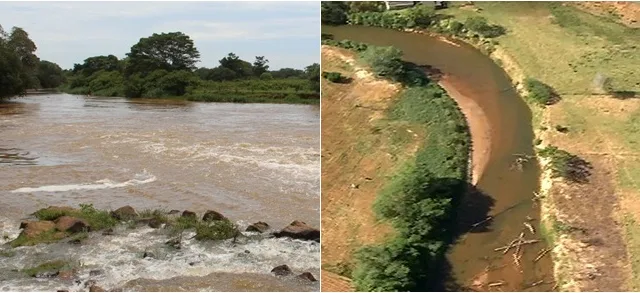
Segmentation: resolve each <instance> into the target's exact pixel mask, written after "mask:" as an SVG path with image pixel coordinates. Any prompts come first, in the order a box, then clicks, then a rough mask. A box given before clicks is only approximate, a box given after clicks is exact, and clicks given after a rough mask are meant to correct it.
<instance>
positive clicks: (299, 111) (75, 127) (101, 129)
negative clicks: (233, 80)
mask: <svg viewBox="0 0 640 293" xmlns="http://www.w3.org/2000/svg"><path fill="white" fill-rule="evenodd" d="M319 119H320V115H319V107H317V106H306V105H272V104H224V103H191V102H183V101H175V100H144V99H140V100H127V99H122V98H87V97H84V96H74V95H67V94H50V95H37V96H27V97H24V98H19V99H16V100H13V101H7V102H2V103H0V135H1V138H0V182H1V184H0V202H1V203H2V204H1V205H0V230H2V231H3V233H4V235H7V236H10V237H15V236H16V235H17V233H18V232H19V230H18V225H19V223H20V219H22V218H24V217H26V216H28V214H30V213H32V212H34V211H35V210H37V209H39V208H42V207H46V206H49V205H69V206H76V207H77V206H78V204H80V203H92V204H93V205H94V206H95V207H97V208H100V209H116V208H118V207H121V206H124V205H131V206H133V207H135V208H136V209H145V208H164V209H167V210H171V209H178V210H191V211H194V212H197V213H199V214H200V215H201V214H202V213H203V212H204V211H206V210H207V209H213V210H216V211H219V212H221V213H222V214H224V215H225V216H227V217H228V218H229V219H231V220H234V221H238V223H239V224H240V226H246V225H248V224H249V223H253V222H257V221H264V222H267V223H269V224H270V225H271V226H272V227H273V228H274V229H280V228H282V227H284V226H286V225H288V224H289V223H290V222H292V221H293V220H301V221H304V222H306V223H308V224H309V225H311V226H314V227H319V225H320V212H319V210H320V207H319V196H320V192H319V189H320V175H319V174H320V155H319V149H320V137H319V133H320V122H319ZM159 237H161V236H159V235H155V234H154V233H153V231H151V230H145V229H142V230H140V231H137V230H136V232H135V233H134V232H132V233H128V234H127V235H126V236H124V237H115V238H110V239H111V240H105V239H101V238H100V237H97V238H96V239H94V238H91V239H89V243H90V244H91V245H86V247H87V248H86V249H73V248H69V247H68V246H65V245H62V244H61V245H57V244H56V245H51V246H48V247H23V248H19V250H20V251H19V252H18V255H17V256H16V257H12V258H7V259H3V260H2V261H1V262H0V275H2V274H3V273H2V271H4V272H7V271H10V270H15V269H21V268H23V267H24V266H29V265H34V264H38V263H41V262H42V261H43V260H47V259H49V258H55V257H56V254H58V256H59V255H71V258H72V259H73V260H79V261H82V262H83V263H85V264H92V265H95V266H97V268H100V269H104V268H108V269H107V272H106V274H105V276H104V277H103V279H101V280H100V282H101V283H102V284H103V285H104V286H107V288H109V286H122V285H123V284H124V283H125V282H127V281H130V280H132V279H137V278H141V279H169V278H172V277H176V278H181V277H192V276H204V275H207V274H211V273H221V274H231V275H233V274H237V273H255V274H261V273H263V272H265V271H266V273H267V274H268V273H269V271H270V270H271V268H273V267H274V266H277V265H280V264H288V265H289V266H290V267H291V268H292V270H294V272H297V271H310V272H312V273H313V274H314V275H315V276H318V273H319V258H320V249H319V245H317V244H315V243H307V242H296V241H291V240H284V239H267V240H263V241H260V242H257V243H253V244H251V243H250V244H246V245H241V246H238V247H235V246H234V247H226V246H224V247H208V246H207V245H200V244H197V243H193V245H191V244H190V245H189V248H188V249H183V250H182V251H181V252H180V255H175V256H167V257H166V258H165V259H163V260H158V261H156V262H151V263H149V261H147V259H145V260H140V259H139V256H138V257H136V253H139V252H140V251H139V250H141V249H146V245H149V240H150V239H154V238H159ZM5 241H6V239H5V240H2V242H5ZM159 241H160V240H159ZM161 243H162V242H161ZM83 247H84V246H83ZM96 249H98V250H96ZM245 250H249V251H251V252H252V254H251V256H250V257H246V258H238V257H236V254H238V253H243V252H244V251H245ZM98 251H99V253H98ZM125 264H126V265H125ZM194 264H196V265H194ZM197 264H200V265H197ZM90 266H91V265H90ZM221 276H223V275H221ZM224 276H227V275H224ZM219 277H220V276H219ZM220 278H223V277H220ZM225 278H226V279H233V277H225ZM225 278H223V279H225ZM246 279H253V280H260V279H261V278H260V277H256V278H253V277H246ZM262 279H264V278H262ZM190 282H196V281H194V280H191V281H190ZM243 282H247V283H248V284H249V283H251V282H249V281H243ZM143 283H144V282H143ZM267 283H268V282H267ZM54 285H55V286H63V285H64V284H58V283H55V282H54V283H53V285H52V284H47V283H46V282H33V281H30V280H28V279H24V280H21V279H19V278H18V279H12V278H8V277H3V278H0V290H5V289H8V290H12V291H30V290H46V289H47V288H48V289H49V290H55V289H62V288H55V287H53V288H52V287H51V286H54ZM218 285H219V283H218ZM140 286H142V285H140V284H138V287H136V288H138V290H143V289H144V288H145V287H140ZM149 286H151V285H149ZM154 286H156V287H146V288H160V289H162V288H165V289H167V290H172V288H176V287H172V286H171V282H169V283H166V286H165V287H158V286H157V284H156V285H154ZM247 286H249V285H247ZM278 286H280V285H277V284H274V285H273V286H272V287H269V286H267V287H250V286H249V287H246V288H244V287H242V286H240V287H237V286H236V287H233V286H232V288H234V289H235V290H243V289H247V288H249V289H250V288H262V289H264V290H267V291H269V290H270V289H269V288H272V289H274V290H275V288H279V287H278ZM141 288H142V289H141ZM294 288H297V290H308V289H312V290H313V288H305V287H299V286H298V287H295V286H294ZM187 289H189V288H187ZM190 289H191V290H190V291H193V290H214V291H217V290H225V289H230V288H228V287H220V286H218V287H216V286H215V285H212V284H206V282H202V286H201V287H200V288H190Z"/></svg>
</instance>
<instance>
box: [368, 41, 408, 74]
mask: <svg viewBox="0 0 640 293" xmlns="http://www.w3.org/2000/svg"><path fill="white" fill-rule="evenodd" d="M360 58H362V60H363V61H364V62H365V63H366V64H369V66H371V69H373V72H374V73H376V74H377V75H378V76H381V77H387V78H391V79H393V80H400V79H401V78H402V76H403V74H404V65H403V64H404V63H403V62H402V51H400V49H398V48H395V47H376V46H369V47H368V48H367V49H366V50H365V51H364V52H362V53H360Z"/></svg>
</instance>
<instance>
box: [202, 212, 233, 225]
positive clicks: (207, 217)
mask: <svg viewBox="0 0 640 293" xmlns="http://www.w3.org/2000/svg"><path fill="white" fill-rule="evenodd" d="M226 219H227V217H225V216H223V215H222V214H221V213H218V212H216V211H212V210H208V211H207V212H205V213H204V216H202V221H205V222H211V221H222V220H226Z"/></svg>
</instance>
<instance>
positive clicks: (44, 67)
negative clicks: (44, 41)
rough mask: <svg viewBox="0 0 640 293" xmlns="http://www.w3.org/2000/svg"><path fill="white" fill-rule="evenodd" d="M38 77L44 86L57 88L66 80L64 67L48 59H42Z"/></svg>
mask: <svg viewBox="0 0 640 293" xmlns="http://www.w3.org/2000/svg"><path fill="white" fill-rule="evenodd" d="M37 77H38V80H39V81H40V86H41V87H43V88H56V87H58V86H60V85H61V84H62V82H63V81H64V74H63V72H62V68H60V66H58V64H55V63H53V62H49V61H46V60H40V64H39V65H38V74H37Z"/></svg>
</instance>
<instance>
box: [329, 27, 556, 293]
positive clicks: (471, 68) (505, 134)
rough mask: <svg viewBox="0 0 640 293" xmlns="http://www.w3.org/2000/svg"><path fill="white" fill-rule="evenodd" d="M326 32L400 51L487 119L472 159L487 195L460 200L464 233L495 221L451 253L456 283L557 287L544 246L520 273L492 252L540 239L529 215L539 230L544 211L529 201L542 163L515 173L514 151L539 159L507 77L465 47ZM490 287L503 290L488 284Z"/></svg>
mask: <svg viewBox="0 0 640 293" xmlns="http://www.w3.org/2000/svg"><path fill="white" fill-rule="evenodd" d="M322 32H323V33H327V34H331V35H333V36H334V38H335V39H336V40H342V39H349V40H353V41H358V42H364V43H368V44H373V45H378V46H394V47H396V48H398V49H400V50H402V51H403V52H404V59H405V60H406V61H409V62H412V63H415V64H417V65H420V66H431V67H433V68H436V69H438V70H440V71H441V72H442V73H444V75H445V76H446V78H445V80H446V85H447V86H446V87H447V89H449V88H451V89H455V91H456V93H455V94H457V95H462V96H464V97H467V98H468V99H469V100H470V102H471V104H472V105H474V107H476V108H475V109H473V110H472V111H481V112H482V114H484V115H482V114H480V116H484V117H483V118H484V119H483V120H484V121H483V123H484V124H486V125H484V127H483V128H485V129H484V132H485V133H486V135H487V136H488V138H489V139H488V142H487V144H488V146H482V147H485V148H486V149H487V152H485V153H484V154H483V155H482V158H478V157H474V158H473V160H474V164H477V163H478V162H479V161H481V162H482V163H481V168H480V169H481V171H480V172H479V173H480V174H478V173H476V174H474V177H476V176H477V179H476V180H474V181H475V182H477V183H476V184H475V185H476V187H477V189H479V191H480V192H481V193H482V194H483V195H480V194H471V195H469V196H468V197H467V198H465V199H464V200H463V204H462V207H461V211H460V213H461V214H462V215H463V216H462V217H461V219H460V221H461V230H463V231H468V230H470V227H471V224H473V223H478V222H480V221H482V220H484V219H485V218H486V217H487V216H493V217H494V219H493V221H490V222H487V223H486V225H478V226H477V227H476V228H474V229H472V230H471V231H470V232H468V233H465V234H463V235H462V236H461V237H460V238H459V240H458V241H457V243H456V244H455V245H454V246H453V248H452V249H451V251H450V253H449V255H448V260H449V263H450V265H451V275H452V278H453V279H454V282H455V283H456V286H460V287H458V288H461V287H462V288H475V289H480V290H483V291H485V290H501V291H522V290H533V291H541V290H551V289H552V287H553V285H554V282H553V270H552V264H551V261H550V259H549V257H548V256H547V257H544V258H542V259H541V260H539V261H538V262H534V259H535V258H536V256H537V254H538V252H540V251H541V250H543V249H544V248H545V244H544V243H542V242H544V241H542V242H541V243H538V244H533V245H527V246H526V249H525V250H524V255H523V256H522V258H521V260H520V263H521V267H520V268H518V267H516V265H515V264H514V260H513V257H512V252H513V250H511V251H510V253H507V254H502V253H501V252H496V251H494V249H495V248H497V247H501V246H505V245H508V244H509V243H510V242H511V241H512V240H513V239H515V238H517V237H518V236H519V234H520V233H521V232H523V231H526V233H527V234H525V238H527V239H534V238H535V239H540V238H542V236H541V235H540V232H539V231H536V235H531V234H530V232H528V230H527V228H525V226H524V222H527V221H528V220H527V218H528V217H529V218H534V220H532V221H529V222H530V223H531V224H532V225H533V227H536V228H537V227H538V226H539V222H538V219H537V218H538V217H539V209H538V207H536V205H535V203H534V202H533V201H532V198H533V193H534V192H535V191H537V190H538V185H539V183H538V180H539V166H538V165H537V163H535V162H531V163H529V164H528V165H526V166H525V168H524V169H523V170H522V171H518V170H517V169H514V168H513V163H514V159H515V156H514V155H515V154H524V155H533V154H534V151H533V146H532V141H533V138H534V134H533V130H532V126H531V112H530V110H529V108H528V106H527V105H526V104H525V102H524V101H523V100H522V99H521V98H520V97H519V95H518V94H517V92H516V91H515V89H514V88H513V87H512V84H511V81H510V79H509V77H508V76H507V75H506V73H505V72H504V71H503V70H502V69H501V68H500V67H499V66H497V65H496V64H495V63H494V62H493V61H492V60H491V59H490V58H488V57H487V56H485V55H484V54H482V53H481V52H480V51H478V50H476V49H475V48H473V47H472V46H470V45H467V44H464V43H462V42H443V41H441V40H438V39H437V38H435V37H431V36H427V35H421V34H415V33H404V32H399V31H394V30H388V29H383V28H375V27H364V26H339V27H334V26H323V27H322ZM461 106H462V105H461ZM476 114H477V113H476ZM474 116H477V115H474ZM470 123H473V121H470ZM471 128H473V126H471ZM475 138H476V137H474V144H475V143H477V142H476V141H475ZM476 147H480V146H476ZM475 154H476V153H475V152H474V155H475ZM533 161H535V160H533ZM465 217H467V218H465ZM541 280H544V282H540V281H541ZM489 283H502V285H501V286H496V287H487V286H486V285H488V284H489ZM536 283H537V284H536ZM532 285H535V286H532Z"/></svg>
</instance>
